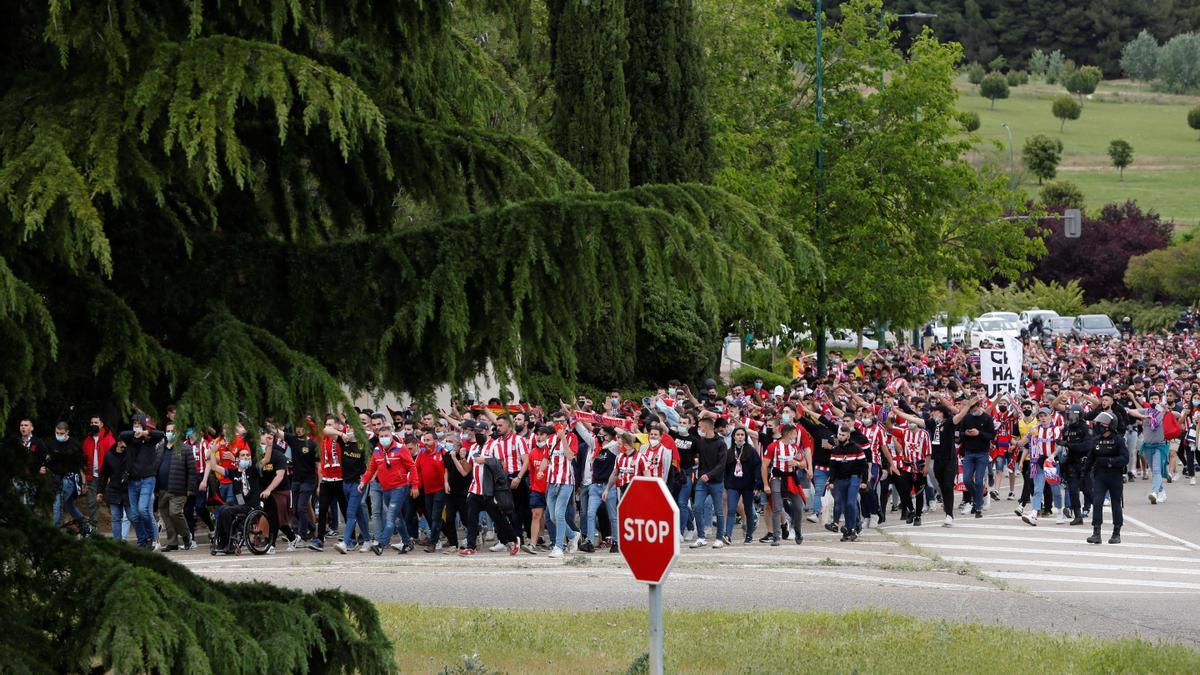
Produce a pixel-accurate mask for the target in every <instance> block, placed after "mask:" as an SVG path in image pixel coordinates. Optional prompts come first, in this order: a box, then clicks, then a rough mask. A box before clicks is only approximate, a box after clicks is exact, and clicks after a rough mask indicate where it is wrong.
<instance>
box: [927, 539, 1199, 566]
mask: <svg viewBox="0 0 1200 675" xmlns="http://www.w3.org/2000/svg"><path fill="white" fill-rule="evenodd" d="M931 546H936V547H937V548H938V550H955V551H972V552H975V551H979V552H988V553H1022V554H1025V555H1028V554H1030V553H1034V552H1036V553H1042V554H1045V555H1061V556H1068V557H1088V558H1119V559H1121V560H1139V561H1141V560H1145V561H1148V562H1182V563H1192V564H1193V565H1194V564H1197V563H1200V558H1184V557H1180V556H1170V555H1137V554H1131V553H1105V552H1104V551H1101V550H1099V549H1100V548H1102V547H1100V546H1096V547H1095V550H1086V551H1085V550H1078V551H1075V550H1071V551H1068V550H1065V549H1045V548H1039V549H1029V548H1018V547H1015V546H977V545H975V544H934V545H931ZM1125 546H1126V545H1125V544H1120V547H1121V548H1125ZM1107 548H1108V550H1110V551H1114V550H1116V549H1115V548H1114V547H1112V546H1109V547H1107Z"/></svg>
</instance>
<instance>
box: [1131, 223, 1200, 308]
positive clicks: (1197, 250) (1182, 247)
mask: <svg viewBox="0 0 1200 675" xmlns="http://www.w3.org/2000/svg"><path fill="white" fill-rule="evenodd" d="M1125 283H1126V284H1128V286H1129V288H1130V289H1132V290H1134V291H1136V292H1137V293H1139V294H1140V295H1141V296H1142V297H1143V298H1145V299H1147V300H1150V299H1155V298H1167V299H1173V300H1178V301H1180V302H1185V303H1187V304H1189V305H1195V304H1196V303H1197V302H1200V239H1193V240H1192V241H1188V242H1184V243H1182V244H1179V245H1177V246H1172V247H1170V248H1162V249H1158V250H1154V251H1150V252H1149V253H1144V254H1142V255H1138V256H1135V257H1133V258H1130V260H1129V266H1128V269H1126V271H1125Z"/></svg>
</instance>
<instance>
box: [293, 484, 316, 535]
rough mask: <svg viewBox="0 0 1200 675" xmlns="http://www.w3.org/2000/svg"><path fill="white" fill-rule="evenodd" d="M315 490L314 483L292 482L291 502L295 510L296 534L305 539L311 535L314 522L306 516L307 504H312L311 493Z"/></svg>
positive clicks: (314, 526) (314, 525)
mask: <svg viewBox="0 0 1200 675" xmlns="http://www.w3.org/2000/svg"><path fill="white" fill-rule="evenodd" d="M316 490H317V485H316V483H312V482H306V483H292V503H293V504H294V505H295V510H296V534H299V535H300V538H301V539H305V540H307V539H308V538H309V537H311V536H312V534H313V530H315V529H316V524H315V523H313V521H312V519H311V518H309V517H308V506H309V504H312V500H313V494H314V493H315V492H316Z"/></svg>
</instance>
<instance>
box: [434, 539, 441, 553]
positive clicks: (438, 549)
mask: <svg viewBox="0 0 1200 675" xmlns="http://www.w3.org/2000/svg"><path fill="white" fill-rule="evenodd" d="M433 550H435V551H440V550H442V542H440V541H439V542H438V543H437V544H435V545H434V547H433Z"/></svg>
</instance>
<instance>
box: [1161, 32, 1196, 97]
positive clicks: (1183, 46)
mask: <svg viewBox="0 0 1200 675" xmlns="http://www.w3.org/2000/svg"><path fill="white" fill-rule="evenodd" d="M1158 79H1160V80H1162V81H1163V84H1165V85H1166V86H1167V88H1168V89H1170V90H1171V91H1173V92H1176V93H1184V92H1186V91H1188V90H1191V89H1196V88H1198V87H1200V33H1182V34H1180V35H1176V36H1175V37H1173V38H1171V39H1170V40H1169V41H1168V42H1167V44H1165V45H1163V46H1162V48H1161V49H1160V50H1159V52H1158Z"/></svg>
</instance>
